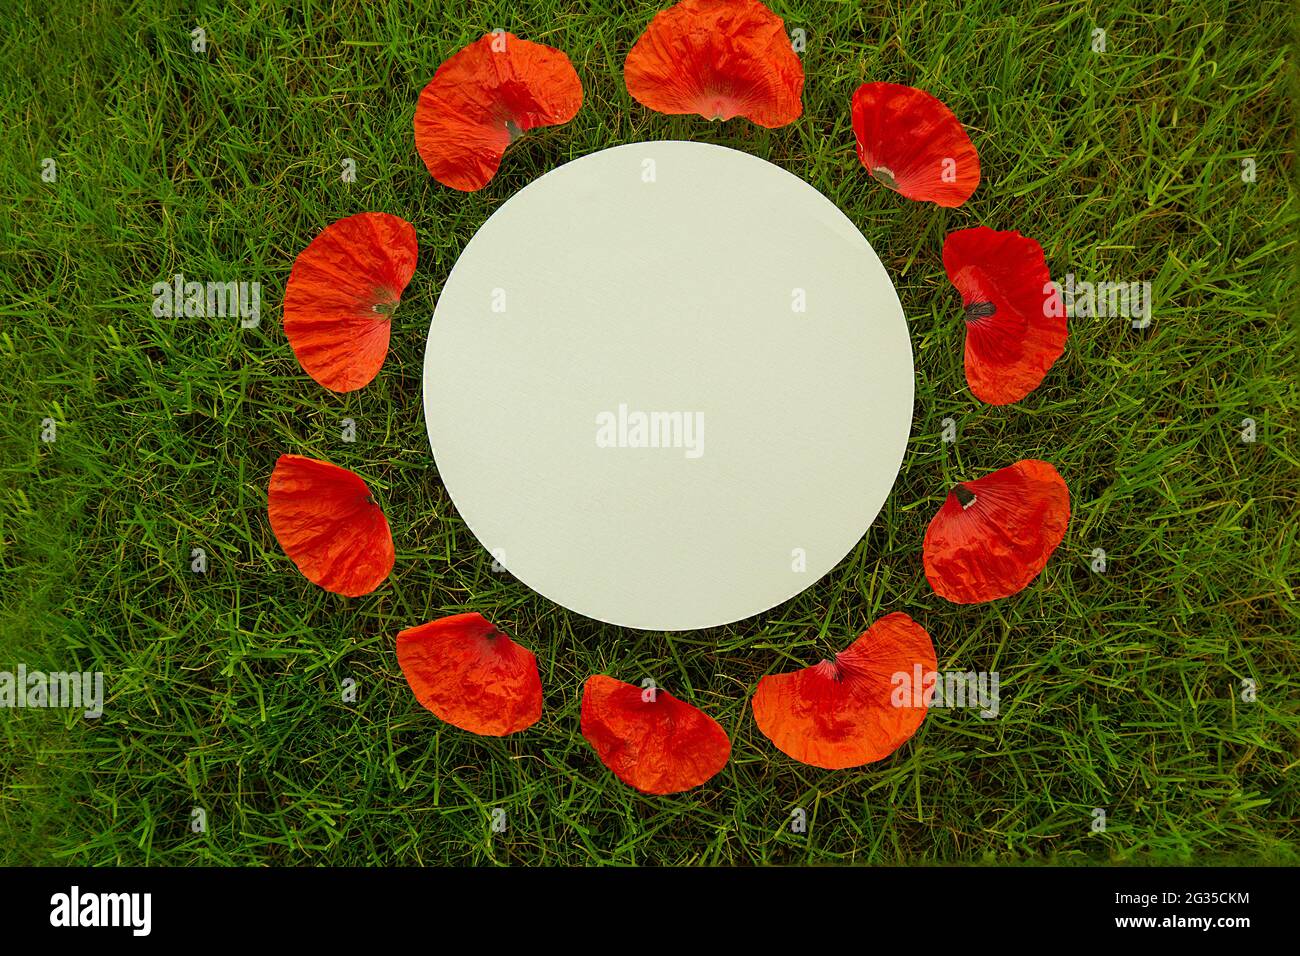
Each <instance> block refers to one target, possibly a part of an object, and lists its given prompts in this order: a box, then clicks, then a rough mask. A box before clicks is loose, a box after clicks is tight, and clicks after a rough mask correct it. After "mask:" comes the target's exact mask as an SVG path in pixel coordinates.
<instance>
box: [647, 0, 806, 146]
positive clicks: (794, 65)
mask: <svg viewBox="0 0 1300 956" xmlns="http://www.w3.org/2000/svg"><path fill="white" fill-rule="evenodd" d="M623 79H624V82H626V83H627V91H628V92H629V93H631V94H632V97H633V98H634V99H635V100H636V101H637V102H638V103H640V104H641V105H642V106H645V107H648V108H649V109H652V110H655V111H656V112H658V113H668V114H671V115H679V114H683V113H696V114H699V115H700V116H703V117H704V118H705V119H709V120H715V119H717V120H729V119H732V118H733V117H736V116H743V117H744V118H745V119H747V120H749V121H750V122H751V123H756V124H758V125H759V126H766V127H769V128H772V127H777V126H785V125H786V124H787V123H792V122H794V121H795V120H796V119H798V118H799V116H800V114H802V113H803V99H802V96H803V64H801V63H800V62H799V57H798V56H797V55H796V54H795V52H794V49H793V48H792V46H791V43H790V37H789V36H788V35H786V32H785V22H784V21H783V20H782V19H781V18H780V17H778V16H777V15H776V14H775V13H773V12H772V11H771V10H769V9H768V8H767V7H765V6H764V5H763V4H761V3H759V2H758V0H682V2H681V3H678V4H677V5H675V6H672V7H669V8H668V9H667V10H663V11H661V12H659V13H658V14H656V15H655V18H654V19H653V20H651V21H650V25H649V26H648V27H646V31H645V33H643V34H641V38H640V39H639V40H637V41H636V44H635V45H634V46H633V47H632V50H631V52H630V53H628V55H627V61H626V62H625V63H624V64H623Z"/></svg>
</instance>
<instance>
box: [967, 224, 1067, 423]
mask: <svg viewBox="0 0 1300 956" xmlns="http://www.w3.org/2000/svg"><path fill="white" fill-rule="evenodd" d="M943 267H944V269H945V271H946V272H947V273H948V280H949V281H950V282H951V283H952V284H953V285H954V286H955V287H956V289H957V291H958V292H960V293H961V300H962V305H963V306H964V307H965V310H966V381H967V383H968V384H969V385H970V390H971V393H972V394H973V395H974V396H975V397H976V398H978V399H979V400H980V401H982V402H988V403H989V404H990V405H1008V404H1010V403H1012V402H1018V401H1020V399H1022V398H1024V397H1025V396H1026V395H1028V394H1029V393H1030V392H1032V391H1033V390H1034V389H1035V388H1037V387H1038V385H1039V383H1041V382H1042V381H1043V377H1044V376H1046V375H1047V372H1048V369H1050V368H1051V367H1052V365H1053V364H1054V363H1055V362H1056V360H1057V359H1058V358H1060V357H1061V354H1062V353H1063V352H1064V351H1065V340H1066V336H1067V334H1068V333H1067V329H1066V315H1065V303H1064V301H1063V300H1062V299H1061V293H1060V291H1059V290H1058V289H1057V288H1056V286H1055V285H1053V284H1052V276H1051V274H1050V273H1049V271H1048V269H1047V259H1046V257H1044V255H1043V247H1042V246H1040V245H1039V244H1038V243H1037V242H1036V241H1035V240H1033V239H1030V238H1029V237H1028V236H1022V235H1021V234H1020V233H1018V232H1016V231H1015V230H1008V231H1006V232H998V231H997V230H994V229H989V228H988V227H987V226H977V227H975V228H974V229H960V230H958V231H957V232H953V233H949V235H948V238H947V239H945V240H944V243H943Z"/></svg>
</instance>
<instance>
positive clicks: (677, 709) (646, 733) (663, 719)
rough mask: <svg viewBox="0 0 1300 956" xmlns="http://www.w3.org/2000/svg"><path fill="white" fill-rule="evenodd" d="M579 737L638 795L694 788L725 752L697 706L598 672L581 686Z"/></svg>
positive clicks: (721, 735) (717, 729) (719, 732)
mask: <svg viewBox="0 0 1300 956" xmlns="http://www.w3.org/2000/svg"><path fill="white" fill-rule="evenodd" d="M582 736H583V737H585V738H586V739H587V743H589V744H591V746H592V747H593V748H595V751H596V756H598V757H599V758H600V762H601V763H603V764H604V765H605V766H606V767H608V768H609V769H610V770H612V771H613V772H614V775H615V776H616V777H618V779H620V780H622V781H623V782H624V783H625V784H627V785H628V786H629V787H635V788H636V789H637V790H640V791H641V792H643V793H679V792H680V791H682V790H690V789H691V788H692V787H698V786H699V785H700V784H702V783H704V782H705V781H706V780H708V779H709V778H710V777H712V776H713V775H714V774H716V773H717V772H718V771H719V770H721V769H722V768H723V767H724V766H726V764H727V758H728V757H729V756H730V755H731V741H730V740H728V739H727V734H726V732H725V731H724V730H723V729H722V726H721V725H720V724H719V723H718V722H717V721H716V720H714V719H713V718H712V717H710V716H709V715H708V714H706V713H704V711H702V710H700V709H699V708H698V707H692V706H691V705H690V704H688V703H685V702H684V701H680V700H678V699H677V698H676V697H674V696H673V695H672V694H669V693H667V692H665V691H663V690H659V689H657V688H656V689H654V690H649V689H642V688H640V687H634V686H633V685H631V684H625V683H623V682H622V681H621V680H615V679H614V678H612V677H606V676H605V675H604V674H596V675H595V676H594V677H589V678H587V685H586V687H585V688H584V689H583V692H582Z"/></svg>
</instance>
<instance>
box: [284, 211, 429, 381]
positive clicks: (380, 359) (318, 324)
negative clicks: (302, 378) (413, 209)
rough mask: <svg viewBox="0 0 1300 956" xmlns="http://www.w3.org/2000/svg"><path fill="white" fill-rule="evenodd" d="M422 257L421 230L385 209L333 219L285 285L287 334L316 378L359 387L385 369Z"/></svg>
mask: <svg viewBox="0 0 1300 956" xmlns="http://www.w3.org/2000/svg"><path fill="white" fill-rule="evenodd" d="M417 255H418V252H417V246H416V241H415V227H414V226H412V225H411V224H410V223H409V222H407V221H406V220H405V219H402V218H400V217H398V216H390V215H388V214H387V213H383V212H363V213H358V214H357V215H355V216H348V217H347V218H346V219H340V220H338V221H337V222H334V223H331V224H330V225H328V226H326V227H325V231H324V232H322V233H321V234H320V235H319V236H317V237H316V238H315V239H313V240H312V241H311V245H309V246H308V247H307V248H306V249H304V250H303V251H302V252H300V253H299V254H298V258H297V260H295V261H294V264H293V270H292V271H291V272H290V273H289V284H288V287H287V288H286V289H285V290H284V334H285V336H286V337H287V338H288V339H289V344H290V345H291V346H292V347H293V354H294V355H296V356H297V357H298V363H299V364H300V365H302V367H303V370H304V371H306V373H307V374H308V375H310V376H311V377H312V378H314V379H315V380H316V381H317V382H319V383H320V384H322V385H324V386H325V387H326V388H328V389H331V390H333V391H335V392H351V391H355V390H356V389H358V388H360V387H361V386H363V385H365V384H367V383H368V382H369V381H370V380H371V379H373V378H374V377H375V375H377V374H378V373H379V369H380V367H381V366H382V365H383V364H384V358H385V357H386V356H387V355H388V330H389V326H390V325H391V324H392V323H391V315H392V311H393V309H394V308H396V306H397V303H398V302H400V301H401V298H402V292H403V291H405V289H406V285H407V283H408V282H410V281H411V276H413V275H414V274H415V260H416V257H417Z"/></svg>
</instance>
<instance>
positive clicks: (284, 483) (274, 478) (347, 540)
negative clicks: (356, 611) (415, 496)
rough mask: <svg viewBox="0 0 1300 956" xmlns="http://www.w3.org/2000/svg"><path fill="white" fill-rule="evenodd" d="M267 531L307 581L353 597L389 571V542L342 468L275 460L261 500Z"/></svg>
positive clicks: (362, 488) (378, 517)
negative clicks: (268, 521) (264, 499)
mask: <svg viewBox="0 0 1300 956" xmlns="http://www.w3.org/2000/svg"><path fill="white" fill-rule="evenodd" d="M266 510H267V513H268V514H269V516H270V518H271V531H272V532H274V534H275V539H276V540H277V541H279V542H280V547H282V548H284V553H285V554H287V555H288V556H289V557H290V559H292V561H293V563H294V564H296V565H297V566H298V570H299V571H301V572H302V573H303V574H304V575H306V576H307V580H309V581H311V582H312V583H313V584H318V585H320V586H321V587H323V588H324V589H325V590H326V591H332V592H333V593H335V594H344V595H347V596H348V597H358V596H359V595H362V594H369V593H370V592H371V591H373V590H374V589H375V588H377V587H379V585H381V584H382V583H383V582H384V579H385V578H386V577H388V572H390V571H392V570H393V558H394V555H393V536H392V534H391V533H390V532H389V530H388V521H387V519H386V518H385V517H384V513H383V511H381V510H380V508H379V506H378V505H376V504H374V503H373V502H372V501H371V500H370V489H369V488H367V487H366V483H365V482H364V481H362V480H361V478H360V477H359V476H357V475H355V474H353V473H352V472H350V471H348V470H347V469H346V468H340V467H339V466H338V465H331V464H330V463H329V462H327V461H317V460H316V459H314V458H303V457H301V456H300V455H281V456H280V460H279V461H277V462H276V463H275V470H274V471H272V472H271V488H270V491H269V493H268V494H267V507H266Z"/></svg>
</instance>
